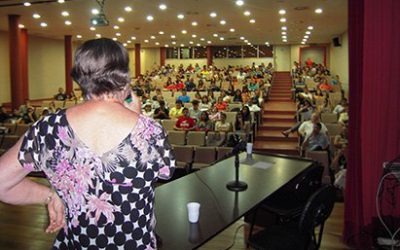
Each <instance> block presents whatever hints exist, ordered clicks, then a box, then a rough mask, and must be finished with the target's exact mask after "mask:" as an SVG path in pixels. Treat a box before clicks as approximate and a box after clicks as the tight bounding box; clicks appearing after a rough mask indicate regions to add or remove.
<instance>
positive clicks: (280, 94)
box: [269, 91, 292, 97]
mask: <svg viewBox="0 0 400 250" xmlns="http://www.w3.org/2000/svg"><path fill="white" fill-rule="evenodd" d="M269 96H270V97H291V96H292V94H291V93H287V91H286V92H272V93H270V95H269Z"/></svg>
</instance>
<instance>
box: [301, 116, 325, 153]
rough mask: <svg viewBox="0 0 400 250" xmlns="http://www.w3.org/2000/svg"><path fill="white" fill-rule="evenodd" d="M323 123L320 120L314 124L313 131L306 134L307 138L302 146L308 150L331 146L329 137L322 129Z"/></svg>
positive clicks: (319, 149) (318, 149)
mask: <svg viewBox="0 0 400 250" xmlns="http://www.w3.org/2000/svg"><path fill="white" fill-rule="evenodd" d="M321 129H322V125H321V123H320V122H317V123H315V124H314V127H313V130H312V133H311V134H310V135H306V139H305V140H304V142H303V144H302V148H303V149H305V150H307V151H322V150H327V149H328V147H329V139H328V136H327V135H326V133H324V132H322V131H321Z"/></svg>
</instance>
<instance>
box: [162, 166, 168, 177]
mask: <svg viewBox="0 0 400 250" xmlns="http://www.w3.org/2000/svg"><path fill="white" fill-rule="evenodd" d="M160 175H161V176H165V177H168V176H169V175H170V169H169V167H168V166H164V167H162V168H160Z"/></svg>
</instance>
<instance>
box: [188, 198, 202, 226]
mask: <svg viewBox="0 0 400 250" xmlns="http://www.w3.org/2000/svg"><path fill="white" fill-rule="evenodd" d="M187 209H188V217H189V222H190V223H197V222H198V221H199V215H200V203H198V202H189V203H188V204H187Z"/></svg>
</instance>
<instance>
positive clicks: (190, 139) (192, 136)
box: [186, 131, 206, 146]
mask: <svg viewBox="0 0 400 250" xmlns="http://www.w3.org/2000/svg"><path fill="white" fill-rule="evenodd" d="M205 142H206V132H204V131H189V132H188V134H187V143H186V144H187V145H195V146H204V145H205Z"/></svg>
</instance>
